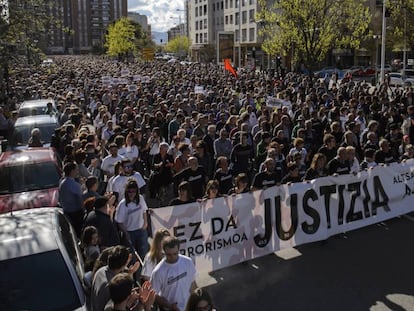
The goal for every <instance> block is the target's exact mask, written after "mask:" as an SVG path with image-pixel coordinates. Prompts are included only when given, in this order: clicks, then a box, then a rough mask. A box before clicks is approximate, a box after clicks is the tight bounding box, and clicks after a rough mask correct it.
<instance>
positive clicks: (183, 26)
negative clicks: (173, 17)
mask: <svg viewBox="0 0 414 311" xmlns="http://www.w3.org/2000/svg"><path fill="white" fill-rule="evenodd" d="M176 11H177V12H184V20H186V18H185V13H186V10H183V9H176ZM178 17H179V22H180V34H181V35H182V36H187V27H186V25H187V23H186V21H184V23H183V25H182V28H183V30H184V31H183V33H181V13H180V14H179V15H178Z"/></svg>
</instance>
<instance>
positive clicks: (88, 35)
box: [47, 0, 127, 54]
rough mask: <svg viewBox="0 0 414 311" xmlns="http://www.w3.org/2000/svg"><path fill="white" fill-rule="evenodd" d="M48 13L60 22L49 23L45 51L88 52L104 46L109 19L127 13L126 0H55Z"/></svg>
mask: <svg viewBox="0 0 414 311" xmlns="http://www.w3.org/2000/svg"><path fill="white" fill-rule="evenodd" d="M52 3H53V5H51V6H50V9H49V10H50V14H51V15H52V16H53V17H54V18H55V19H56V20H58V21H60V22H61V27H59V28H58V27H56V26H52V27H51V30H50V35H49V38H48V47H47V52H48V53H74V54H82V53H89V52H92V51H93V50H99V49H102V48H103V44H104V40H105V34H106V30H107V28H108V26H109V24H111V23H112V22H114V21H116V20H118V19H119V18H121V17H126V16H127V0H54V1H52Z"/></svg>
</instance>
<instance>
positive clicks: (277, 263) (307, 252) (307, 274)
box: [208, 217, 414, 311]
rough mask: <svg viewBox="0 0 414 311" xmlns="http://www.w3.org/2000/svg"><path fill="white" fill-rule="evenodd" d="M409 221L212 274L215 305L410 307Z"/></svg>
mask: <svg viewBox="0 0 414 311" xmlns="http://www.w3.org/2000/svg"><path fill="white" fill-rule="evenodd" d="M413 237H414V222H413V221H411V220H408V219H406V218H404V217H402V218H397V219H393V220H390V221H387V223H386V224H377V225H373V226H370V227H368V228H364V229H360V230H357V231H353V232H349V233H348V234H347V235H346V236H343V235H339V236H335V237H331V238H330V239H329V240H328V241H327V242H326V243H322V242H317V243H313V244H309V245H303V246H300V247H298V248H297V250H298V251H299V253H300V254H301V255H299V256H297V257H294V258H292V259H289V260H285V259H282V258H281V257H278V256H276V255H273V254H272V255H268V256H265V257H262V258H258V259H255V260H251V261H249V262H247V263H241V264H238V265H236V266H233V267H230V268H227V269H223V270H220V271H216V272H213V273H212V274H211V276H212V277H213V278H215V279H216V281H217V284H214V285H211V286H209V287H208V289H209V291H210V292H211V294H212V296H213V297H214V301H215V304H216V306H217V309H218V310H220V311H230V310H238V311H244V310H246V311H247V310H249V311H252V310H260V311H275V310H284V311H293V310H301V311H303V310H305V311H313V310H315V311H316V310H318V311H324V310H336V311H340V310H344V311H345V310H346V311H350V310H352V311H359V310H361V311H362V310H373V311H379V310H393V311H394V310H396V311H399V310H414V297H413V296H414V285H413V280H414V270H413V265H414V249H413V247H412V245H413V242H412V239H413Z"/></svg>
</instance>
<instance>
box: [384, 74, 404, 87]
mask: <svg viewBox="0 0 414 311" xmlns="http://www.w3.org/2000/svg"><path fill="white" fill-rule="evenodd" d="M388 76H389V79H390V82H389V86H393V87H399V86H403V85H404V80H403V78H402V74H401V73H399V72H390V73H389V74H388Z"/></svg>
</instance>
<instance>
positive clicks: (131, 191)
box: [128, 189, 137, 193]
mask: <svg viewBox="0 0 414 311" xmlns="http://www.w3.org/2000/svg"><path fill="white" fill-rule="evenodd" d="M136 192H137V189H128V193H136Z"/></svg>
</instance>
